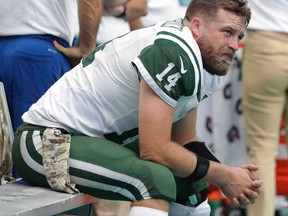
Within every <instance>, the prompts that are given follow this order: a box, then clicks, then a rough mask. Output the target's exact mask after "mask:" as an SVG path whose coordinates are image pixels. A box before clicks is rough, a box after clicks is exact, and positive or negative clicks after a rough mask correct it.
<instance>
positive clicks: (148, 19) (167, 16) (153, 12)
mask: <svg viewBox="0 0 288 216" xmlns="http://www.w3.org/2000/svg"><path fill="white" fill-rule="evenodd" d="M190 2H191V0H148V14H147V15H146V16H142V17H140V18H139V19H135V20H133V21H131V22H130V27H131V29H139V28H142V27H147V26H150V25H153V24H155V23H157V22H161V21H165V20H173V19H176V18H178V17H183V16H184V15H185V12H186V9H187V6H188V5H189V3H190Z"/></svg>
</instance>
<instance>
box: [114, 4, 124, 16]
mask: <svg viewBox="0 0 288 216" xmlns="http://www.w3.org/2000/svg"><path fill="white" fill-rule="evenodd" d="M123 7H124V10H123V12H122V13H121V14H119V15H116V17H118V18H123V17H125V16H126V3H124V4H123Z"/></svg>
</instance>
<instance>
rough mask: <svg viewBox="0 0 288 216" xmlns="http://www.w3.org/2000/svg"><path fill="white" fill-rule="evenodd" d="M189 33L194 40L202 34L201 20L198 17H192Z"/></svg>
mask: <svg viewBox="0 0 288 216" xmlns="http://www.w3.org/2000/svg"><path fill="white" fill-rule="evenodd" d="M190 26H191V31H192V34H193V37H194V39H195V40H197V39H198V38H199V37H200V36H201V34H202V32H203V20H202V19H201V18H200V17H194V18H193V19H192V20H191V22H190Z"/></svg>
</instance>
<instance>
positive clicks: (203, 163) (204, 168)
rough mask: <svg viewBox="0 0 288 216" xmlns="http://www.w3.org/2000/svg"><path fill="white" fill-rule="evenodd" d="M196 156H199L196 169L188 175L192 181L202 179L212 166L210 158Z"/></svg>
mask: <svg viewBox="0 0 288 216" xmlns="http://www.w3.org/2000/svg"><path fill="white" fill-rule="evenodd" d="M196 156H197V164H196V167H195V170H194V171H193V173H192V174H191V175H190V176H188V178H189V179H191V180H192V181H198V180H200V179H202V178H203V177H204V176H205V175H206V174H207V172H208V170H209V167H210V161H209V160H207V159H206V158H203V157H201V156H199V155H196Z"/></svg>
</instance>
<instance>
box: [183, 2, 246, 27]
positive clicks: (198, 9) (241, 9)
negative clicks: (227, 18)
mask: <svg viewBox="0 0 288 216" xmlns="http://www.w3.org/2000/svg"><path fill="white" fill-rule="evenodd" d="M219 9H223V10H226V11H229V12H232V13H235V14H236V15H238V16H241V17H245V20H246V26H248V24H249V22H250V19H251V9H250V7H249V6H248V2H247V0H192V1H191V3H190V4H189V6H188V8H187V10H186V15H185V18H186V19H188V20H189V21H190V20H192V18H193V17H195V16H198V15H202V16H203V17H205V18H207V20H209V19H213V18H215V16H216V14H217V12H218V10H219Z"/></svg>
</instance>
